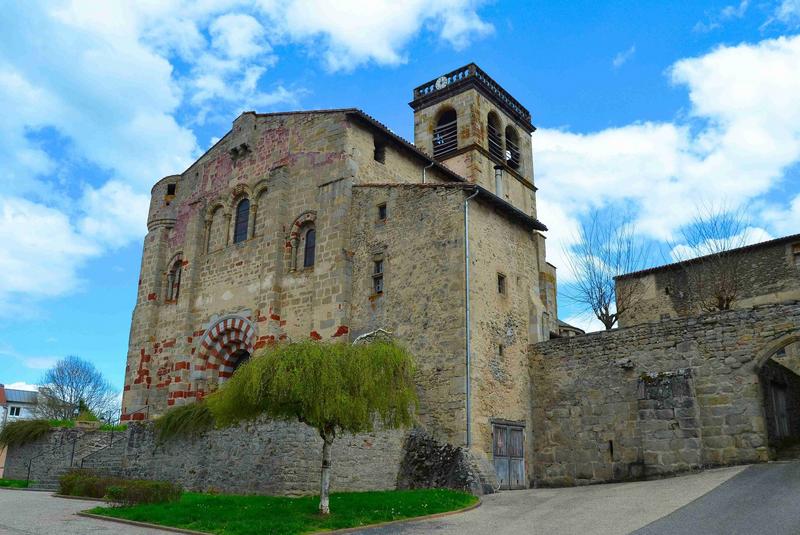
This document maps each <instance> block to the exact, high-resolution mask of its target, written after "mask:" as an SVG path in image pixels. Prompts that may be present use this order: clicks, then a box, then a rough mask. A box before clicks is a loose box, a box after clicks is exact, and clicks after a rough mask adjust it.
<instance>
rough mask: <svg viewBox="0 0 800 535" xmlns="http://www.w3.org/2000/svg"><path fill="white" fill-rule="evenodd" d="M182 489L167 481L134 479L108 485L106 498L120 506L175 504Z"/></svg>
mask: <svg viewBox="0 0 800 535" xmlns="http://www.w3.org/2000/svg"><path fill="white" fill-rule="evenodd" d="M182 492H183V489H181V487H180V486H179V485H176V484H174V483H170V482H169V481H144V480H141V479H138V480H137V479H134V480H130V481H119V482H118V483H117V484H116V485H109V486H108V488H107V490H106V498H108V499H109V500H111V501H113V502H116V503H119V504H121V505H136V504H140V503H165V502H177V501H178V500H179V499H180V497H181V493H182Z"/></svg>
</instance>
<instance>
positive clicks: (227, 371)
mask: <svg viewBox="0 0 800 535" xmlns="http://www.w3.org/2000/svg"><path fill="white" fill-rule="evenodd" d="M255 339H256V327H255V325H254V324H253V323H252V322H251V321H250V320H248V319H247V318H244V317H242V316H237V315H231V316H225V317H223V318H220V319H219V320H217V322H216V323H215V324H213V325H212V326H211V327H209V328H208V330H207V331H206V332H205V334H204V335H203V337H202V338H201V339H200V347H199V350H198V352H197V357H196V358H195V363H194V370H195V372H197V373H196V375H195V377H198V378H200V377H202V378H205V380H206V381H208V383H209V386H211V385H212V384H215V383H223V382H225V381H226V380H227V379H228V378H229V377H230V376H231V375H232V374H233V370H234V367H235V365H236V360H235V359H234V358H233V357H234V355H235V354H236V353H237V352H238V351H242V350H244V351H247V352H248V353H251V354H252V352H253V346H254V345H255Z"/></svg>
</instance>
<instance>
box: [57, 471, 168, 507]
mask: <svg viewBox="0 0 800 535" xmlns="http://www.w3.org/2000/svg"><path fill="white" fill-rule="evenodd" d="M59 483H60V484H59V493H60V494H65V495H68V496H85V497H87V498H107V499H109V500H111V501H113V502H117V503H120V504H122V505H135V504H138V503H164V502H175V501H178V499H179V498H180V496H181V493H182V492H183V489H182V488H181V487H180V485H176V484H175V483H170V482H169V481H147V480H143V479H122V478H116V477H107V476H101V475H98V474H95V473H94V472H90V471H88V470H72V471H70V472H67V473H66V474H64V475H62V476H61V478H60V480H59Z"/></svg>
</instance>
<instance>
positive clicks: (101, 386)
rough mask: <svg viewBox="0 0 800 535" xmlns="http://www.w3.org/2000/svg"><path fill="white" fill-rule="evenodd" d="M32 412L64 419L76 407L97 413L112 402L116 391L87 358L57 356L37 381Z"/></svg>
mask: <svg viewBox="0 0 800 535" xmlns="http://www.w3.org/2000/svg"><path fill="white" fill-rule="evenodd" d="M40 385H41V386H40V387H39V401H38V403H37V409H36V413H37V416H39V417H40V418H55V419H63V420H67V419H70V418H74V417H75V415H76V412H77V411H79V410H84V409H88V410H90V411H91V412H92V413H94V414H95V415H98V416H103V415H106V414H109V413H110V412H111V411H113V409H114V408H115V405H116V392H115V391H114V388H113V387H112V386H111V384H110V383H109V382H108V381H106V379H105V378H104V377H103V375H102V374H101V373H100V371H99V370H98V369H97V368H95V367H94V365H93V364H92V363H91V362H88V361H86V360H83V359H81V358H80V357H76V356H69V357H66V358H64V359H61V360H59V361H58V362H57V363H56V364H55V366H53V367H52V368H50V369H49V370H47V371H46V372H45V374H44V376H43V377H42V379H41V381H40Z"/></svg>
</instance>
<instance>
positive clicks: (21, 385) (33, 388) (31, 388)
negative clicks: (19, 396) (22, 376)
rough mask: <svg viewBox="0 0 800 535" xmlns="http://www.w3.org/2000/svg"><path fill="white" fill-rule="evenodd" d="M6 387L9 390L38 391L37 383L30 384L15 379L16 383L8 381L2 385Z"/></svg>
mask: <svg viewBox="0 0 800 535" xmlns="http://www.w3.org/2000/svg"><path fill="white" fill-rule="evenodd" d="M4 386H5V387H6V388H10V389H11V390H28V391H30V392H38V391H39V385H32V384H30V383H26V382H24V381H17V382H16V383H9V384H7V385H4Z"/></svg>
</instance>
